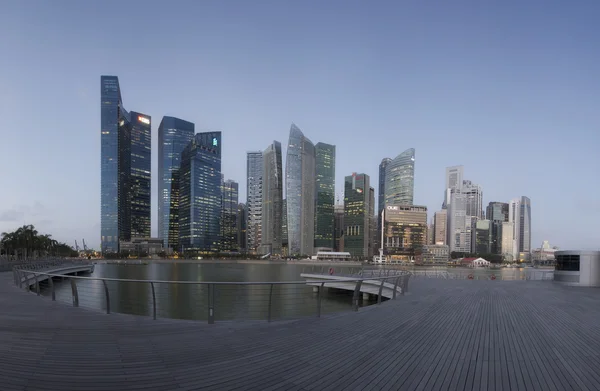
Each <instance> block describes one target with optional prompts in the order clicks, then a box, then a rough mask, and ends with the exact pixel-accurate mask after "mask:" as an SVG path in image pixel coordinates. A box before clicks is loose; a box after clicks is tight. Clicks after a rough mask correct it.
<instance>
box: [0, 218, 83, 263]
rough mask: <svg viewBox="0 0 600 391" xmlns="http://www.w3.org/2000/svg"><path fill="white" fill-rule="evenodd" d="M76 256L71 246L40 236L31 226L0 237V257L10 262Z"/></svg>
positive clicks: (43, 235)
mask: <svg viewBox="0 0 600 391" xmlns="http://www.w3.org/2000/svg"><path fill="white" fill-rule="evenodd" d="M78 255H79V254H78V253H77V251H75V250H74V249H73V248H72V247H71V246H69V245H68V244H66V243H62V242H59V241H57V240H54V239H52V235H48V234H40V233H39V232H38V231H37V230H36V229H35V227H34V226H33V225H24V226H22V227H20V228H17V229H16V230H15V231H13V232H3V233H2V234H1V235H0V256H4V257H6V258H9V259H11V260H26V259H34V258H40V257H48V256H53V257H77V256H78Z"/></svg>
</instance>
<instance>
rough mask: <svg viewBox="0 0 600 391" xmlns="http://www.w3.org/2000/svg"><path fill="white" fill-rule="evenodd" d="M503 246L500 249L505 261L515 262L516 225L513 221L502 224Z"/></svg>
mask: <svg viewBox="0 0 600 391" xmlns="http://www.w3.org/2000/svg"><path fill="white" fill-rule="evenodd" d="M501 231H502V245H501V248H500V251H501V254H502V256H503V258H504V260H505V261H507V262H513V261H514V260H516V259H517V257H516V255H515V240H514V236H513V235H514V231H515V223H514V222H513V221H505V222H503V223H502V230H501Z"/></svg>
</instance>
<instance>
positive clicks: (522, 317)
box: [0, 273, 600, 391]
mask: <svg viewBox="0 0 600 391" xmlns="http://www.w3.org/2000/svg"><path fill="white" fill-rule="evenodd" d="M12 284H13V278H12V274H10V273H4V274H0V390H3V391H4V390H61V391H62V390H65V391H66V390H196V389H202V390H205V389H206V390H212V389H214V390H234V389H235V390H265V391H266V390H336V391H337V390H475V391H480V390H540V391H547V390H556V391H563V390H599V389H600V371H599V370H598V368H600V290H598V289H593V288H592V289H590V288H587V289H586V288H567V287H562V286H559V285H555V284H554V283H552V282H543V281H539V282H538V281H528V282H524V281H464V280H459V281H457V280H426V279H423V280H418V281H416V280H415V281H412V283H411V286H410V291H409V293H408V294H407V295H406V296H400V297H399V298H398V299H397V300H394V301H388V302H386V303H384V304H382V305H380V306H371V307H367V308H363V309H361V310H360V311H359V312H348V313H343V314H338V315H332V316H326V317H323V318H320V319H317V318H307V319H301V320H298V321H288V322H274V323H271V324H269V323H266V322H260V323H256V322H240V323H227V322H221V323H217V324H214V325H208V324H206V323H204V322H192V321H180V320H166V319H159V320H156V321H153V320H152V319H150V318H145V317H136V316H131V315H123V314H110V315H106V314H103V313H100V312H94V311H90V310H86V309H83V308H74V307H70V306H67V305H65V304H63V303H60V302H52V301H50V300H49V299H48V298H43V297H38V296H36V295H34V294H31V293H26V292H23V291H21V290H18V289H17V288H15V287H14V286H13V285H12Z"/></svg>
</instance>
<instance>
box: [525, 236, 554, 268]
mask: <svg viewBox="0 0 600 391" xmlns="http://www.w3.org/2000/svg"><path fill="white" fill-rule="evenodd" d="M556 251H558V247H551V246H550V243H549V242H548V241H547V240H544V241H543V242H542V246H541V247H540V248H536V249H535V250H532V251H531V260H532V261H534V262H539V263H551V262H553V261H554V260H555V257H554V254H555V253H556Z"/></svg>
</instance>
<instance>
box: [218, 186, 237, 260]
mask: <svg viewBox="0 0 600 391" xmlns="http://www.w3.org/2000/svg"><path fill="white" fill-rule="evenodd" d="M238 193H239V184H238V183H237V182H236V181H233V180H231V179H228V180H226V181H223V184H222V187H221V251H239V247H238V237H237V234H238V223H237V217H238Z"/></svg>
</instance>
